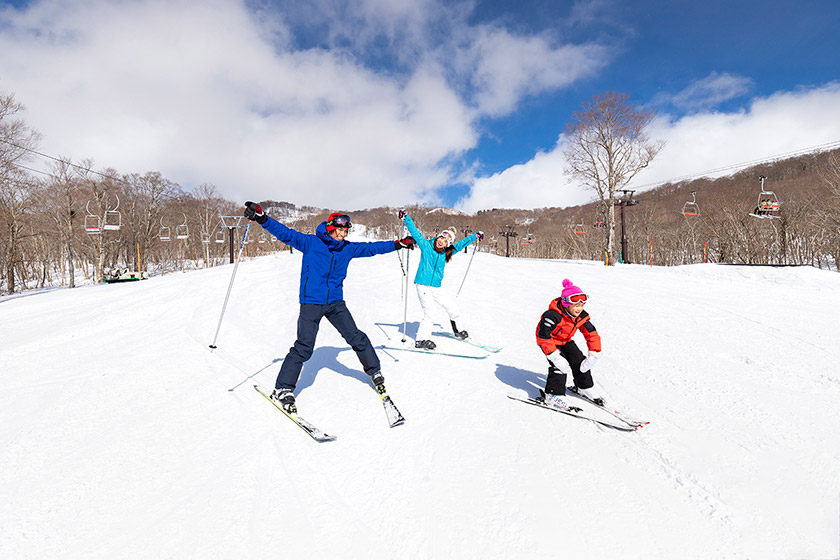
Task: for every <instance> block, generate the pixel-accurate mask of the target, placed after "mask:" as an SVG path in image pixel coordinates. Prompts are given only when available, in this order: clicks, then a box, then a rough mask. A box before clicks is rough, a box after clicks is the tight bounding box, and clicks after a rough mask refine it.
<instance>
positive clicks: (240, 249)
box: [210, 220, 251, 352]
mask: <svg viewBox="0 0 840 560" xmlns="http://www.w3.org/2000/svg"><path fill="white" fill-rule="evenodd" d="M249 229H251V220H248V225H247V226H245V233H244V234H243V235H242V243H240V244H239V252H238V253H237V254H236V262H235V263H234V264H233V273H232V274H231V275H230V284H228V289H227V295H226V296H225V303H224V304H223V305H222V314H221V315H219V324H218V326H217V327H216V336H214V337H213V343H212V344H210V351H211V352H212V351H213V350H215V349H216V339H218V338H219V329H221V328H222V319H224V317H225V309H227V304H228V299H230V291H231V290H232V289H233V279H234V278H236V269H237V268H238V267H239V259H240V257H242V248H243V247H245V240H246V239H248V230H249Z"/></svg>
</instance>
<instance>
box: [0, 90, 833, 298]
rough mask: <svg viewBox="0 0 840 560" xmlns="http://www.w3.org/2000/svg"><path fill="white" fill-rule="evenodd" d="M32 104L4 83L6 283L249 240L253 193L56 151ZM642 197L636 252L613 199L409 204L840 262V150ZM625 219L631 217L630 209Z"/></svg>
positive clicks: (73, 276) (814, 262)
mask: <svg viewBox="0 0 840 560" xmlns="http://www.w3.org/2000/svg"><path fill="white" fill-rule="evenodd" d="M23 110H24V108H23V106H22V105H21V104H19V103H18V102H17V101H16V100H15V99H14V96H12V95H0V293H13V292H16V291H21V290H25V289H31V288H38V287H44V286H68V287H73V286H75V285H76V284H77V282H79V281H80V278H81V279H84V281H85V282H86V283H90V282H101V281H103V280H106V279H108V278H112V277H114V276H115V275H116V274H118V273H119V272H120V271H126V270H127V271H144V273H149V274H163V273H167V272H175V271H182V270H187V269H193V268H203V267H209V266H216V265H221V264H225V263H228V262H229V261H230V255H231V245H232V244H231V237H230V236H231V234H232V235H233V245H236V247H237V248H238V244H239V242H240V239H241V235H242V232H243V230H244V227H240V228H238V229H228V228H225V227H224V226H225V225H236V224H235V222H236V221H237V220H238V219H239V217H240V216H241V215H242V204H241V201H239V202H233V201H230V200H226V199H224V198H223V196H222V195H221V194H220V193H219V191H218V189H217V188H216V187H214V186H213V185H209V184H204V185H201V186H199V187H197V188H195V189H193V190H192V191H191V192H185V191H184V190H183V189H182V188H181V187H180V186H179V185H178V184H176V183H174V182H173V181H171V180H169V179H167V178H165V177H164V176H163V175H162V174H161V173H158V172H147V173H144V174H139V173H121V172H119V171H117V170H114V169H104V170H94V162H92V161H79V162H72V161H70V160H67V159H63V158H60V157H52V156H48V155H46V154H42V153H40V152H38V151H37V146H38V141H39V135H38V133H37V132H35V131H33V130H31V129H29V128H28V127H27V126H26V123H25V121H24V120H23V119H22V116H21V113H22V111H23ZM34 160H39V161H40V163H44V162H45V161H46V162H48V167H47V169H46V171H45V170H44V169H43V167H42V168H41V170H38V171H36V170H35V169H34V168H33V161H34ZM762 176H763V177H766V180H765V182H764V183H763V186H764V189H765V190H767V191H771V190H772V191H773V193H774V196H775V197H777V200H778V203H779V204H778V210H776V211H774V212H772V216H773V217H763V218H758V217H755V216H753V215H751V213H754V211H755V210H756V209H757V204H758V201H759V199H760V198H761V191H762V183H761V182H760V179H759V177H762ZM691 193H696V195H692V194H691ZM694 196H696V198H694ZM633 199H634V200H635V201H636V202H637V204H635V205H633V206H627V207H626V208H625V226H626V230H625V231H626V241H627V244H626V247H627V250H626V253H627V254H621V253H620V252H618V253H617V252H615V251H612V252H608V251H607V250H606V249H607V247H608V246H609V242H610V240H609V239H608V237H607V231H608V228H606V227H604V225H605V223H606V222H608V221H609V219H610V218H611V216H610V213H609V212H607V211H606V210H605V206H607V207H608V206H609V205H610V202H611V201H610V200H609V199H608V200H606V204H605V201H603V200H597V201H595V202H593V203H590V204H587V205H583V206H576V207H571V208H540V209H533V210H517V209H488V210H482V211H480V212H478V213H477V214H476V215H473V216H470V215H465V214H462V213H460V212H457V211H455V210H451V209H447V208H440V207H426V206H414V207H411V208H409V209H408V210H409V211H410V213H411V215H412V217H414V218H415V221H416V223H417V224H418V226H419V227H420V228H421V230H423V231H424V233H426V234H427V235H429V236H430V235H433V234H434V233H435V232H437V231H439V230H441V229H443V228H447V227H455V228H456V229H458V230H459V232H460V233H461V234H462V235H466V234H469V233H471V232H472V231H479V230H481V231H483V232H485V240H484V242H483V243H482V244H481V245H480V250H481V251H487V252H493V253H495V254H499V255H505V254H509V255H510V256H511V257H525V258H552V259H557V258H561V259H587V260H601V261H604V260H606V259H607V258H610V259H612V260H613V261H619V262H622V261H623V262H631V263H641V264H651V263H652V264H653V265H657V266H672V265H682V264H692V263H701V262H711V263H730V264H748V265H808V266H814V267H819V268H826V269H832V270H836V269H837V263H838V262H840V217H838V213H837V211H836V209H837V208H838V207H840V150H835V151H830V152H819V153H813V154H808V155H803V156H799V157H795V158H791V159H786V160H782V161H776V162H771V163H764V164H761V165H758V166H754V167H751V168H749V169H746V170H743V171H740V172H738V173H735V174H733V175H731V176H727V177H722V178H718V179H708V178H701V179H695V180H692V181H684V182H680V183H676V184H667V185H663V186H660V187H657V188H654V189H652V190H646V191H645V192H638V193H635V195H634V196H633ZM613 200H614V199H613ZM692 201H694V203H695V204H694V205H693V206H691V205H690V203H691V202H692ZM262 204H263V207H264V208H266V210H267V212H268V213H269V214H270V215H272V216H273V217H275V218H277V219H279V220H280V221H282V222H284V223H286V224H287V225H290V226H291V227H294V228H295V229H298V230H299V231H303V232H313V231H314V230H315V227H316V226H317V225H318V223H320V222H321V221H323V220H324V219H325V218H326V217H327V215H328V214H329V213H330V212H331V211H336V210H339V211H346V212H349V213H351V215H352V217H353V221H354V223H356V224H360V225H364V226H365V227H366V228H367V230H368V234H369V235H370V236H371V237H376V238H380V239H394V238H396V237H397V236H399V235H400V234H401V224H400V222H399V220H398V218H397V211H398V210H399V209H398V208H374V209H365V210H353V209H350V208H347V209H340V208H334V209H319V208H312V207H297V206H296V205H295V204H293V203H291V202H282V201H263V203H262ZM687 205H689V206H687ZM686 208H690V209H696V210H698V211H697V212H693V211H692V212H685V211H684V210H685V209H686ZM695 214H696V215H695ZM223 216H231V217H232V218H231V219H229V220H227V221H224V220H223V219H222V217H223ZM616 219H617V220H619V222H620V217H618V213H617V212H616ZM240 225H241V226H244V225H245V224H244V223H242V224H240ZM620 227H621V224H620V223H618V224H617V228H619V229H617V230H616V231H617V232H619V233H620ZM249 237H250V242H249V243H248V244H247V245H245V251H246V253H247V254H248V255H249V256H252V255H259V254H264V253H269V252H274V251H281V250H286V249H287V248H286V247H285V246H283V244H282V243H279V242H278V241H277V240H275V239H274V238H273V237H272V236H270V235H267V234H266V233H265V232H264V230H262V228H258V227H255V228H252V229H251V233H250V234H249Z"/></svg>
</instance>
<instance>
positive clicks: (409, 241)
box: [394, 235, 417, 249]
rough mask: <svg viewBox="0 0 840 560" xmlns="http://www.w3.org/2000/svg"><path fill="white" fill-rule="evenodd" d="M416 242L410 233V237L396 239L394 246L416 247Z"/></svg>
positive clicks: (403, 247)
mask: <svg viewBox="0 0 840 560" xmlns="http://www.w3.org/2000/svg"><path fill="white" fill-rule="evenodd" d="M416 244H417V242H416V241H415V240H414V238H413V237H411V236H410V235H409V236H408V237H404V238H402V239H397V240H396V241H394V247H395V248H397V249H414V246H415V245H416Z"/></svg>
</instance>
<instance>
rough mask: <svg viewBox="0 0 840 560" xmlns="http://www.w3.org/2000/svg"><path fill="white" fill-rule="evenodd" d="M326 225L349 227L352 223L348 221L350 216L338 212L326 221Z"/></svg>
mask: <svg viewBox="0 0 840 560" xmlns="http://www.w3.org/2000/svg"><path fill="white" fill-rule="evenodd" d="M327 225H328V226H332V227H341V228H349V227H350V226H351V225H352V224H351V223H350V216H346V215H344V214H339V215H338V216H334V217H333V219H332V220H330V221H329V222H327Z"/></svg>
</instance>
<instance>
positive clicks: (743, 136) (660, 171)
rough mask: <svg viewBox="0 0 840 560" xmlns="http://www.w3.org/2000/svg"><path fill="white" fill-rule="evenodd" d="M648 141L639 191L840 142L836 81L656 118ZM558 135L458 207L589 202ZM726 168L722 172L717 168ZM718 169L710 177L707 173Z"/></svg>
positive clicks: (636, 184)
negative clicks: (573, 180)
mask: <svg viewBox="0 0 840 560" xmlns="http://www.w3.org/2000/svg"><path fill="white" fill-rule="evenodd" d="M649 134H650V137H651V138H653V139H661V140H665V141H666V142H667V144H666V146H665V148H664V149H663V150H662V151H661V152H660V153H659V155H658V156H657V157H656V159H655V160H654V161H653V163H652V164H651V165H650V167H648V168H647V169H645V170H643V171H641V172H640V173H639V174H638V175H637V176H636V178H635V179H633V181H632V182H631V184H630V185H629V187H630V188H637V189H640V190H644V189H646V188H651V187H653V186H655V185H657V184H660V183H662V182H665V181H669V180H674V179H679V178H682V177H686V176H701V174H703V175H709V176H722V175H725V174H729V173H733V172H734V171H735V170H736V169H734V168H733V167H732V166H737V165H739V164H745V163H749V162H755V161H760V160H766V159H768V158H771V157H773V156H776V155H782V154H786V153H791V152H795V151H798V150H803V149H806V148H811V147H816V146H821V145H824V144H828V143H831V142H838V141H840V83H830V84H826V85H824V86H821V87H817V88H811V89H802V90H798V91H792V92H779V93H776V94H775V95H771V96H769V97H763V98H756V99H754V100H753V101H752V103H751V105H750V107H749V110H747V111H742V112H736V113H717V112H715V113H703V114H694V115H689V116H686V117H683V118H681V119H678V120H674V121H672V120H670V119H669V118H668V117H667V116H661V117H660V118H658V119H657V120H656V121H655V122H654V123H653V124H652V125H651V127H650V129H649ZM562 140H563V139H562V137H561V139H560V141H559V142H558V144H557V145H556V146H555V148H554V149H553V150H552V151H551V152H548V153H542V152H540V153H538V154H536V156H535V157H534V158H533V159H532V160H531V161H529V162H527V163H524V164H522V165H517V166H514V167H511V168H509V169H506V170H505V171H503V172H501V173H496V174H494V175H492V176H489V177H477V178H475V179H474V180H473V183H472V185H471V189H470V193H469V194H468V195H467V196H466V197H464V198H463V199H462V200H461V201H460V202H459V203H458V208H459V209H461V210H464V211H466V212H475V211H477V210H480V209H482V208H491V207H507V208H537V207H544V206H574V205H578V204H582V203H585V202H588V201H590V200H593V199H594V193H592V191H584V190H582V189H581V188H580V187H578V186H575V185H571V184H569V183H567V180H568V179H567V178H566V177H564V174H563V169H564V168H565V167H566V164H565V160H564V158H563V155H562V147H563V145H562ZM723 168H726V169H723ZM713 170H719V171H717V172H715V173H705V172H707V171H713Z"/></svg>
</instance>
